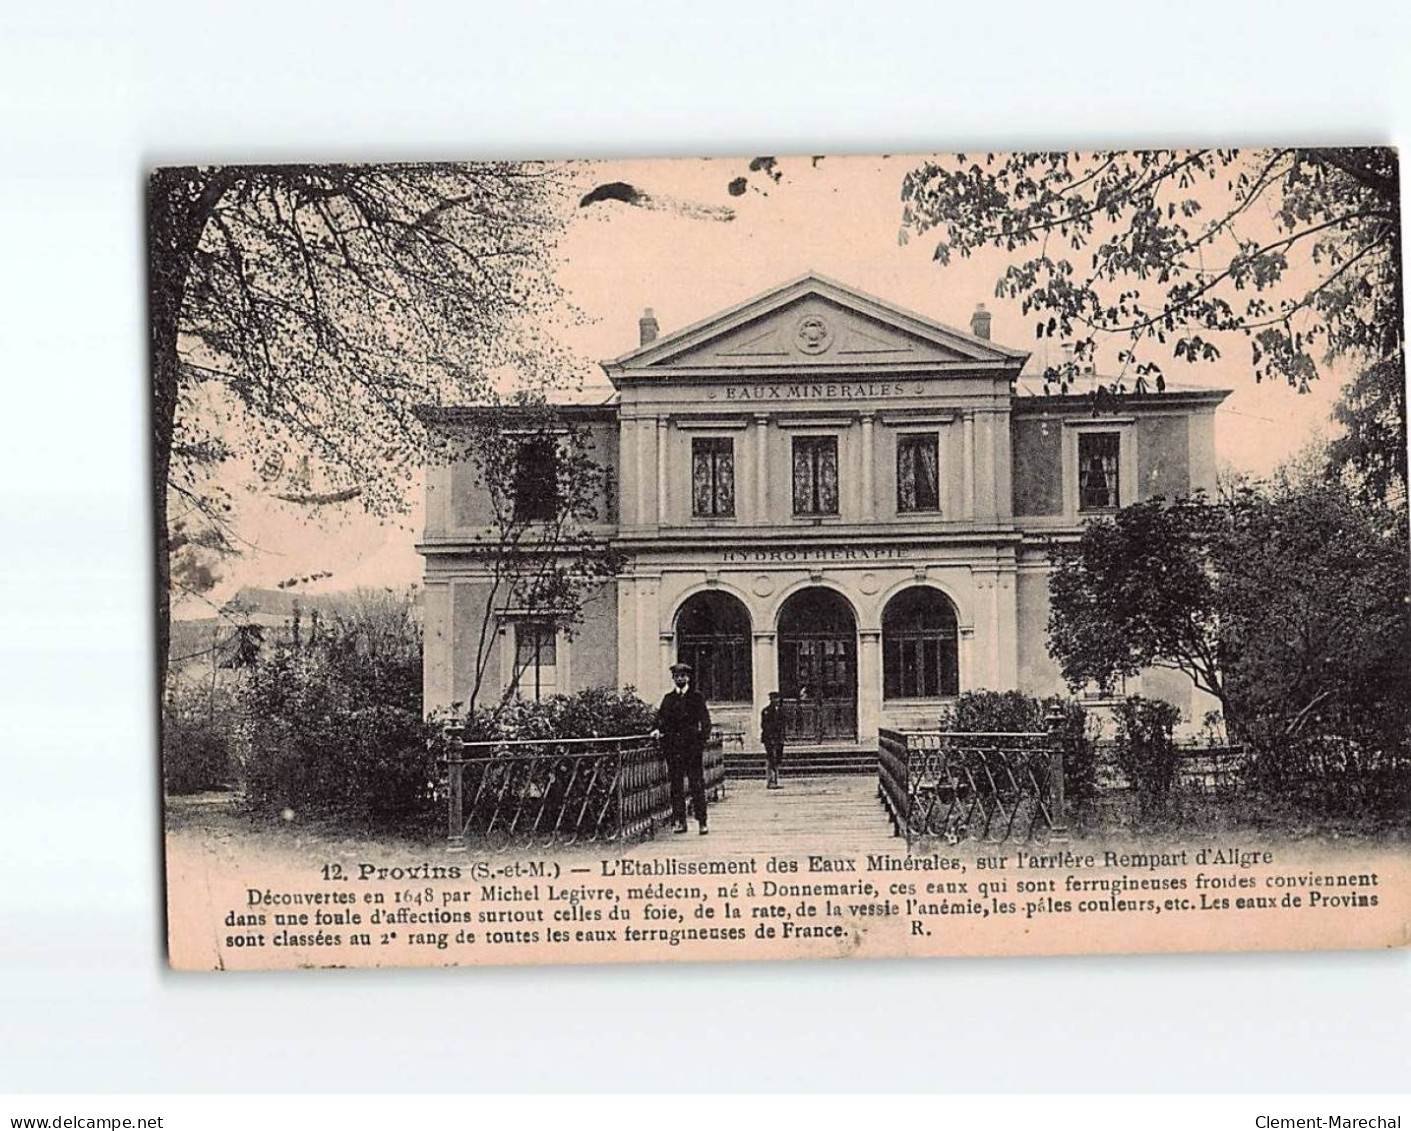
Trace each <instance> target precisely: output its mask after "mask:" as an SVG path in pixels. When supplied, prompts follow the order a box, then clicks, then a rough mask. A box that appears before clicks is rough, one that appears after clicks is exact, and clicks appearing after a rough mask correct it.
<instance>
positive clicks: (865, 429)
mask: <svg viewBox="0 0 1411 1131" xmlns="http://www.w3.org/2000/svg"><path fill="white" fill-rule="evenodd" d="M875 416H876V414H875V413H871V412H864V413H863V414H862V517H863V520H864V521H868V520H870V519H871V518H872V516H873V513H874V512H875V511H876V509H877V497H876V496H877V492H876V486H875V484H876V476H877V463H876V453H875V452H874V451H873V448H872V422H873V420H874V418H875Z"/></svg>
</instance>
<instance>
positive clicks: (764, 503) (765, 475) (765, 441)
mask: <svg viewBox="0 0 1411 1131" xmlns="http://www.w3.org/2000/svg"><path fill="white" fill-rule="evenodd" d="M754 434H755V460H754V463H755V468H754V498H755V514H754V521H755V524H756V525H759V526H763V525H764V524H765V523H767V522H768V521H769V417H768V416H766V415H765V414H764V413H760V414H759V415H758V416H756V417H755V418H754Z"/></svg>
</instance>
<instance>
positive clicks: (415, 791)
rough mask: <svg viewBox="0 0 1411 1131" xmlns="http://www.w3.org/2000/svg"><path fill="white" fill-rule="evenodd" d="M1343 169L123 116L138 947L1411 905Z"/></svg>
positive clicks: (1115, 937)
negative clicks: (151, 807) (208, 161)
mask: <svg viewBox="0 0 1411 1131" xmlns="http://www.w3.org/2000/svg"><path fill="white" fill-rule="evenodd" d="M1398 194H1399V167H1398V162H1397V155H1396V153H1395V152H1394V151H1392V150H1390V149H1379V148H1344V149H1224V150H1194V149H1192V150H1159V151H1158V150H1152V151H1130V152H1122V151H1118V152H1094V153H1063V152H1034V153H1009V154H1003V153H1000V154H973V153H967V154H949V155H945V154H942V155H929V156H928V155H914V156H896V155H892V156H886V157H836V156H828V157H819V156H813V157H809V156H803V157H778V158H776V157H753V158H749V157H746V158H741V159H738V160H734V159H728V158H714V159H708V160H707V159H702V160H670V161H665V160H663V161H648V160H632V161H583V162H564V163H535V162H501V163H474V162H472V163H466V164H446V163H431V164H406V165H351V164H350V165H336V164H335V165H312V164H311V165H279V166H275V165H228V166H212V167H189V168H163V169H158V170H156V171H154V172H153V173H152V174H151V176H150V182H149V208H148V236H149V253H150V317H151V327H150V331H151V349H152V379H153V398H152V411H153V427H154V431H153V434H154V447H153V452H154V461H155V466H154V468H153V472H154V480H153V482H154V500H155V507H156V515H157V522H156V528H157V532H158V543H159V544H158V547H157V551H158V552H157V559H156V560H157V566H158V569H159V572H160V577H159V578H158V591H159V601H158V606H159V607H158V609H157V616H156V625H157V633H158V646H159V649H158V654H159V656H160V658H161V661H162V662H161V666H160V696H161V711H162V750H161V757H162V766H163V781H164V786H165V843H166V883H167V901H168V903H167V907H168V931H169V939H168V946H169V955H170V961H171V963H172V965H173V966H174V967H176V968H178V969H182V970H264V969H284V968H305V967H374V966H431V965H476V964H487V963H498V964H506V963H585V962H587V963H591V962H632V961H655V960H712V961H715V960H744V959H750V960H753V959H784V958H831V957H864V958H865V957H908V956H910V957H923V956H941V955H998V954H1006V955H1013V954H1059V953H1061V954H1076V953H1116V952H1132V951H1192V950H1236V949H1269V948H1284V949H1288V948H1349V947H1393V946H1402V945H1406V944H1407V943H1408V942H1411V694H1408V691H1411V687H1408V676H1409V675H1411V603H1408V565H1411V559H1409V558H1408V548H1407V494H1406V474H1407V438H1406V396H1405V365H1404V344H1405V337H1404V317H1403V315H1404V311H1403V301H1402V282H1401V274H1400V269H1401V226H1400V218H1399V211H1398V199H1399V197H1398Z"/></svg>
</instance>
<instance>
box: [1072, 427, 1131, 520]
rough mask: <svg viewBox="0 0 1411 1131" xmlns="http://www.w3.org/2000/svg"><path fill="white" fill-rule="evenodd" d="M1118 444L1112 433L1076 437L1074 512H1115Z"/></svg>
mask: <svg viewBox="0 0 1411 1131" xmlns="http://www.w3.org/2000/svg"><path fill="white" fill-rule="evenodd" d="M1120 452H1121V441H1120V439H1119V437H1118V434H1117V433H1116V432H1081V433H1079V435H1078V509H1079V510H1080V511H1101V510H1115V509H1116V508H1117V506H1118V502H1117V500H1118V497H1119V495H1118V490H1117V486H1118V484H1117V465H1118V456H1119V454H1120Z"/></svg>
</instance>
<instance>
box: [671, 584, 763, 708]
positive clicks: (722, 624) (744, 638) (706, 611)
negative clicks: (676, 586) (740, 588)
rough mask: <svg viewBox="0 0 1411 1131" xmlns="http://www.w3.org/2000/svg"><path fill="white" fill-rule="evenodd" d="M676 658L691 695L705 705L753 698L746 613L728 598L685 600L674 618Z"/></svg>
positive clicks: (708, 594)
mask: <svg viewBox="0 0 1411 1131" xmlns="http://www.w3.org/2000/svg"><path fill="white" fill-rule="evenodd" d="M676 658H677V659H678V660H680V661H681V662H682V663H684V664H690V665H691V669H692V671H693V672H694V675H693V677H692V678H693V680H694V682H695V687H696V690H697V691H699V692H700V693H701V694H702V695H704V696H705V697H706V700H707V702H710V703H749V702H750V701H751V700H752V698H753V681H752V679H751V659H750V614H749V610H748V609H746V608H745V606H744V603H743V602H741V601H740V600H739V599H738V598H736V597H732V596H731V595H730V594H729V593H722V592H719V591H707V592H704V593H697V594H695V596H693V597H690V598H689V599H688V600H687V601H686V603H685V604H684V605H682V606H681V609H680V611H679V612H678V613H677V614H676Z"/></svg>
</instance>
